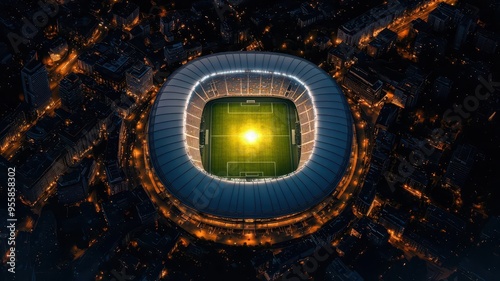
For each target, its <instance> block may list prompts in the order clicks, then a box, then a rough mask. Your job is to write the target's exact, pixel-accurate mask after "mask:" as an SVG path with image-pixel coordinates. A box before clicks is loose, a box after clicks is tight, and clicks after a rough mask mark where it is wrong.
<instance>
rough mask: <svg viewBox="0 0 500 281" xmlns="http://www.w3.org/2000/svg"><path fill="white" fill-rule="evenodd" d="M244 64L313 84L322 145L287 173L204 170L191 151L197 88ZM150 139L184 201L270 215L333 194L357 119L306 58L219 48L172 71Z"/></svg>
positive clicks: (218, 210) (168, 183) (158, 166)
mask: <svg viewBox="0 0 500 281" xmlns="http://www.w3.org/2000/svg"><path fill="white" fill-rule="evenodd" d="M242 69H243V70H261V71H268V72H279V73H282V74H283V73H284V74H286V75H289V76H293V77H295V78H296V79H297V80H299V81H301V82H302V83H303V84H304V85H305V86H306V88H307V89H308V91H309V95H310V99H311V100H312V101H313V105H314V108H315V114H316V116H315V117H316V119H315V120H316V121H315V145H314V149H313V152H312V154H311V156H310V158H309V161H307V162H306V163H305V164H304V165H303V166H301V167H299V168H298V169H297V170H296V171H294V172H292V173H290V174H288V175H285V176H280V177H276V178H263V179H259V180H252V181H233V180H230V179H227V178H220V177H216V176H214V175H212V174H209V173H207V172H206V171H204V170H202V169H201V168H200V167H198V166H196V165H195V164H194V163H193V161H192V160H191V158H190V156H189V155H188V153H187V147H186V145H187V144H186V141H185V135H184V126H185V111H186V109H187V105H188V101H189V100H190V96H191V93H192V90H193V89H194V88H195V87H196V85H198V83H199V81H200V80H202V79H203V77H207V76H209V75H210V74H213V73H218V72H225V73H228V72H231V71H241V70H242ZM226 75H227V74H226ZM229 75H230V74H229ZM148 142H149V151H150V157H151V162H152V164H153V167H154V169H155V172H156V174H157V175H158V177H159V178H160V180H161V181H162V183H163V184H164V186H165V187H166V189H167V190H168V192H169V193H171V194H172V195H173V196H174V197H175V198H177V199H178V200H180V201H181V202H182V204H184V205H186V206H188V207H191V208H193V209H196V210H198V211H200V212H202V213H206V214H211V215H214V216H218V217H225V218H235V219H236V218H237V219H246V218H255V219H271V218H275V217H280V216H286V215H292V214H295V213H299V212H302V211H305V210H307V209H309V208H311V207H314V206H316V205H317V204H319V203H320V202H321V201H323V200H324V199H325V198H326V197H327V196H329V195H331V194H332V192H333V191H334V190H335V188H336V187H337V185H338V183H339V182H340V180H341V179H342V177H343V176H344V173H345V171H346V168H347V166H348V165H349V160H350V153H351V144H352V119H351V115H350V110H349V107H348V104H347V102H346V100H345V98H344V96H343V94H342V92H341V90H340V87H339V86H338V85H337V84H336V83H335V81H334V80H333V79H332V78H331V77H330V76H329V75H328V74H327V73H326V72H324V71H323V70H321V69H320V68H318V67H317V66H316V65H314V64H312V63H311V62H309V61H307V60H304V59H301V58H297V57H294V56H290V55H285V54H278V53H267V52H231V53H218V54H214V55H209V56H205V57H202V58H200V59H197V60H195V61H192V62H190V63H188V64H186V65H184V66H182V67H181V68H179V69H178V70H177V71H175V72H174V73H173V74H172V75H171V76H170V77H169V79H168V80H167V82H166V83H165V84H164V85H163V87H162V89H161V90H160V92H159V94H158V96H157V98H156V101H155V103H154V105H153V107H152V111H151V114H150V120H149V127H148Z"/></svg>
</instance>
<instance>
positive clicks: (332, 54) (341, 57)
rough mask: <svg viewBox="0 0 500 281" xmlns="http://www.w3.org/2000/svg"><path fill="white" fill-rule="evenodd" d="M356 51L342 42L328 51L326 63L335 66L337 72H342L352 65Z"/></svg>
mask: <svg viewBox="0 0 500 281" xmlns="http://www.w3.org/2000/svg"><path fill="white" fill-rule="evenodd" d="M355 51H356V49H355V48H354V47H352V46H350V45H347V44H346V43H344V42H342V43H340V44H339V45H337V46H335V47H333V48H330V50H328V56H327V59H326V61H327V62H328V63H329V64H330V65H331V66H333V68H334V69H335V70H341V69H344V68H345V67H347V66H348V65H350V64H351V63H350V61H351V59H352V58H353V56H354V53H355Z"/></svg>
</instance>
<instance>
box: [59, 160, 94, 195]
mask: <svg viewBox="0 0 500 281" xmlns="http://www.w3.org/2000/svg"><path fill="white" fill-rule="evenodd" d="M95 174H96V163H95V161H94V160H93V159H91V158H85V159H83V160H82V162H80V163H79V164H78V165H77V166H75V167H73V168H70V171H68V172H66V173H65V174H64V175H62V176H61V177H60V178H59V180H58V181H57V198H58V200H59V203H61V204H73V203H76V202H79V201H82V200H85V199H86V198H87V196H88V193H89V185H90V184H91V183H92V181H93V179H94V177H95Z"/></svg>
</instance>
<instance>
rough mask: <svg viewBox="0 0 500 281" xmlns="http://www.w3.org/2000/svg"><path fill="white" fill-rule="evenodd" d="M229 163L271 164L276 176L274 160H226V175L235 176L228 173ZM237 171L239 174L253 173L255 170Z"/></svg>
mask: <svg viewBox="0 0 500 281" xmlns="http://www.w3.org/2000/svg"><path fill="white" fill-rule="evenodd" d="M229 164H236V165H239V164H273V168H274V176H276V162H275V161H251V162H240V161H228V162H226V175H227V176H228V177H235V176H232V175H229ZM238 173H239V174H240V175H241V173H255V172H250V171H238ZM259 173H260V172H259ZM262 174H264V172H262Z"/></svg>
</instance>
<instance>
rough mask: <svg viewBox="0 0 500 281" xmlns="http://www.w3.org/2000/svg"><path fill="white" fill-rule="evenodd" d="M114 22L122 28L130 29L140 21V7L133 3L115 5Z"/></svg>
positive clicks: (113, 11) (125, 2)
mask: <svg viewBox="0 0 500 281" xmlns="http://www.w3.org/2000/svg"><path fill="white" fill-rule="evenodd" d="M112 13H113V22H114V23H115V24H116V25H117V26H118V27H121V28H125V29H127V28H130V27H131V26H133V25H135V24H136V23H137V22H138V21H139V6H137V5H136V4H134V3H133V2H128V1H124V2H119V3H116V4H114V5H113V10H112Z"/></svg>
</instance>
